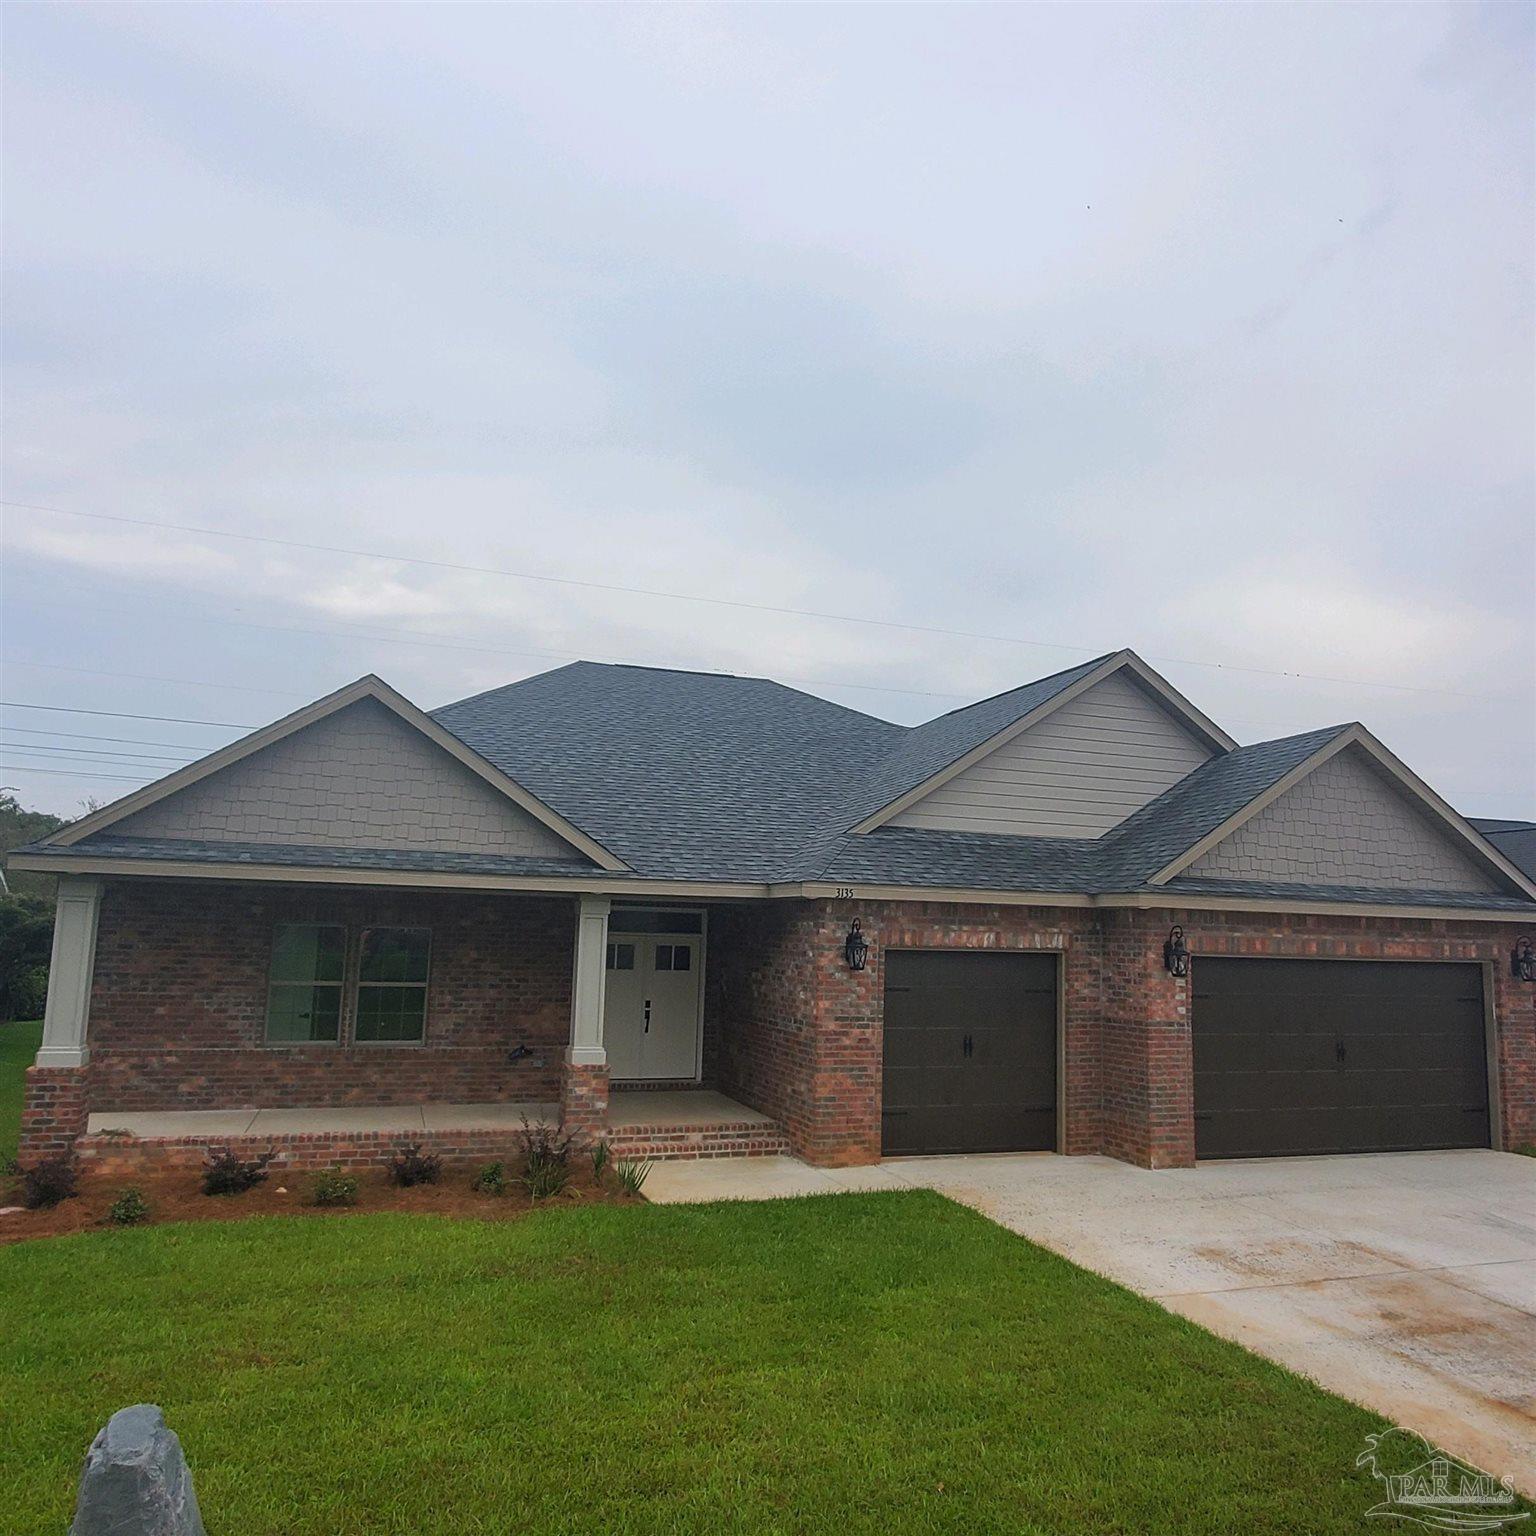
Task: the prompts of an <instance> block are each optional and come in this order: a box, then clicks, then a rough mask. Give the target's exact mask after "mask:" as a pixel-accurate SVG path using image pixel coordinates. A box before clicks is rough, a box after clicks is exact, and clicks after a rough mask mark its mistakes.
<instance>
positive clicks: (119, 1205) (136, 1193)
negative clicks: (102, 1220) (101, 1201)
mask: <svg viewBox="0 0 1536 1536" xmlns="http://www.w3.org/2000/svg"><path fill="white" fill-rule="evenodd" d="M107 1220H108V1221H110V1222H111V1223H112V1224H113V1225H114V1226H118V1227H136V1226H138V1225H139V1224H140V1223H141V1222H145V1221H148V1220H149V1201H147V1200H146V1199H145V1198H144V1192H143V1190H141V1189H136V1188H133V1187H132V1186H130V1187H129V1188H127V1189H125V1190H124V1191H123V1192H122V1194H120V1195H119V1196H118V1197H117V1199H116V1200H114V1201H113V1202H112V1204H111V1205H109V1206H108V1207H107Z"/></svg>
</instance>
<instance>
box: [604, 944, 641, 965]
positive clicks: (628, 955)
mask: <svg viewBox="0 0 1536 1536" xmlns="http://www.w3.org/2000/svg"><path fill="white" fill-rule="evenodd" d="M634 968H635V946H634V945H633V944H610V945H609V946H608V969H609V970H610V971H632V970H634Z"/></svg>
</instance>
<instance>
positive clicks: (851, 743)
mask: <svg viewBox="0 0 1536 1536" xmlns="http://www.w3.org/2000/svg"><path fill="white" fill-rule="evenodd" d="M1104 659H1105V658H1103V657H1100V658H1097V659H1095V660H1094V661H1091V662H1085V663H1083V664H1082V665H1081V666H1078V667H1072V668H1069V669H1067V670H1066V671H1064V672H1059V673H1056V674H1055V675H1053V676H1052V677H1048V678H1043V679H1041V680H1040V681H1038V682H1036V683H1031V684H1029V685H1027V686H1026V687H1023V688H1015V689H1012V690H1011V691H1010V692H1008V693H1004V694H999V695H997V696H996V697H995V698H991V699H985V700H982V701H981V702H980V703H978V704H973V705H970V706H968V707H967V708H965V709H960V710H955V711H953V712H951V713H950V714H947V715H943V716H941V717H939V718H938V719H937V720H932V721H929V722H928V723H927V724H925V725H920V726H914V727H910V728H909V727H903V726H898V725H892V724H891V723H889V722H888V721H884V720H878V719H876V718H874V717H873V716H870V715H865V714H861V713H860V712H858V711H857V710H852V709H846V708H844V707H842V706H840V705H837V704H832V703H829V702H828V701H826V700H824V699H819V698H816V697H814V696H812V695H810V694H805V693H801V692H799V691H798V690H796V689H793V688H787V687H785V686H783V685H782V684H779V683H774V682H770V681H767V680H765V679H761V678H738V677H731V676H725V675H721V674H715V673H700V672H677V671H667V670H663V669H659V668H649V667H631V666H606V665H599V664H596V663H591V662H576V663H573V664H572V665H570V666H566V667H561V668H559V669H557V670H555V671H552V672H546V673H543V674H541V675H539V676H537V677H532V678H528V679H526V680H524V681H522V682H517V683H513V684H510V685H508V686H507V687H504V688H498V689H493V690H491V691H490V692H488V693H482V694H477V695H476V696H474V697H473V698H469V699H463V700H460V701H459V702H458V703H455V704H449V705H447V706H445V707H444V708H442V709H439V710H437V711H435V712H434V718H435V719H436V720H437V722H438V723H439V724H441V725H442V726H444V727H445V728H446V729H447V730H449V731H451V732H453V734H454V735H456V736H457V737H459V738H460V739H461V740H462V741H463V742H465V743H466V744H467V745H468V746H469V747H471V748H473V749H474V750H475V751H476V752H478V753H480V754H481V755H482V756H483V757H485V758H487V759H488V760H489V761H490V762H491V763H493V764H494V765H495V766H496V767H497V768H500V769H501V770H503V771H504V772H505V773H507V774H508V775H510V776H511V777H512V778H513V779H514V780H516V781H517V782H518V783H519V784H521V785H522V786H524V787H525V788H526V789H527V790H529V791H530V792H531V793H532V794H534V795H536V796H537V797H538V798H539V799H540V800H542V801H544V802H545V803H546V804H547V805H549V806H550V807H551V808H552V809H553V810H554V811H556V812H558V813H559V814H560V815H562V816H564V817H565V818H566V819H567V820H569V821H570V822H572V823H573V824H574V825H575V826H577V827H579V828H581V830H582V831H584V832H586V833H587V834H588V835H589V836H591V837H593V838H595V839H596V840H597V841H598V842H600V843H601V844H603V845H604V846H605V847H606V848H608V849H610V850H611V851H612V852H613V853H615V854H616V855H617V856H618V857H619V858H621V859H623V860H624V861H625V863H626V864H627V865H628V866H629V868H630V871H631V872H632V873H631V875H630V876H627V877H621V878H635V879H638V880H641V881H643V880H689V881H701V882H716V883H722V882H748V883H753V884H762V883H773V882H797V881H803V880H819V881H826V882H829V883H833V884H850V885H865V886H868V885H872V884H882V885H902V886H918V887H924V886H926V887H931V888H932V889H934V890H935V891H936V892H939V891H943V890H945V889H971V890H997V891H1021V892H1030V891H1039V892H1041V893H1042V894H1044V893H1055V894H1066V893H1082V894H1090V895H1091V894H1110V893H1117V892H1136V891H1145V890H1149V889H1152V887H1149V885H1148V881H1149V879H1150V877H1151V876H1152V875H1154V874H1155V873H1156V872H1157V871H1158V870H1159V869H1161V868H1162V867H1164V866H1165V865H1166V864H1167V863H1168V862H1169V861H1170V860H1171V859H1173V858H1175V857H1176V856H1177V855H1178V854H1180V853H1182V852H1184V851H1185V850H1187V849H1188V848H1190V847H1192V846H1193V845H1194V844H1195V843H1197V842H1198V841H1199V840H1200V839H1201V838H1203V837H1204V836H1206V835H1207V834H1208V833H1209V832H1211V831H1213V830H1215V829H1216V828H1217V827H1219V826H1220V825H1221V824H1222V823H1223V822H1225V821H1226V820H1228V818H1230V817H1231V816H1232V815H1234V814H1235V813H1236V812H1238V811H1240V810H1241V809H1242V808H1243V807H1244V806H1246V805H1249V804H1251V803H1252V801H1253V800H1254V798H1255V797H1256V796H1258V795H1261V794H1262V793H1263V792H1264V791H1265V790H1267V789H1269V788H1270V787H1272V786H1273V785H1274V784H1275V783H1276V782H1277V781H1278V780H1279V779H1281V778H1282V777H1283V776H1284V775H1285V774H1287V773H1289V772H1290V771H1291V770H1292V769H1293V768H1295V767H1297V766H1298V765H1300V764H1301V763H1303V762H1305V761H1306V760H1307V759H1308V758H1309V757H1311V756H1312V755H1313V754H1314V753H1316V752H1317V751H1318V750H1319V749H1321V748H1322V747H1325V746H1326V745H1327V744H1328V743H1329V742H1331V741H1333V740H1335V739H1336V738H1337V737H1338V736H1339V734H1340V733H1341V732H1342V731H1345V730H1347V729H1348V727H1347V726H1330V727H1328V728H1327V729H1325V730H1320V731H1309V732H1306V733H1304V734H1302V735H1298V736H1289V737H1285V738H1283V739H1281V740H1277V741H1268V742H1260V743H1257V744H1255V745H1252V746H1247V747H1238V748H1235V749H1234V750H1232V751H1230V752H1225V753H1220V754H1218V755H1217V756H1215V757H1213V758H1212V759H1211V760H1210V761H1209V762H1207V763H1206V764H1204V765H1203V766H1202V767H1200V768H1198V769H1196V770H1195V771H1194V772H1193V773H1191V774H1189V775H1188V776H1187V777H1185V778H1184V779H1182V780H1180V781H1179V782H1178V783H1177V784H1175V785H1174V786H1173V787H1172V788H1170V789H1169V790H1167V791H1166V792H1165V793H1164V794H1162V795H1160V796H1159V797H1158V798H1157V799H1156V800H1154V801H1152V802H1151V803H1150V804H1149V805H1147V806H1145V807H1143V808H1142V809H1141V810H1139V811H1137V812H1136V813H1135V814H1134V815H1132V816H1131V817H1129V818H1128V819H1127V820H1126V821H1125V822H1123V823H1122V824H1121V825H1120V826H1118V827H1116V828H1114V829H1113V830H1112V831H1110V832H1108V833H1106V834H1105V835H1104V836H1103V837H1100V838H1097V839H1086V838H1056V837H1013V836H1001V835H990V836H989V835H981V834H976V833H962V832H939V831H931V830H926V829H920V828H904V827H890V826H886V827H881V828H878V829H877V830H876V831H874V832H871V833H868V834H866V835H861V836H853V835H851V834H850V833H849V830H848V829H849V828H850V827H851V826H853V825H855V824H857V823H858V822H859V821H861V820H863V819H864V818H865V817H866V816H868V815H870V814H871V813H872V812H874V811H876V810H878V809H880V808H881V807H883V806H885V805H888V804H889V803H890V802H891V800H892V799H894V798H896V797H898V796H899V795H901V794H903V793H905V792H906V791H907V790H909V789H911V788H913V787H915V786H916V785H918V784H920V783H922V782H923V781H924V780H926V779H928V778H930V777H931V776H932V775H933V774H934V773H936V772H938V771H939V770H940V769H942V768H943V767H944V766H945V765H946V764H948V763H950V762H952V761H954V760H955V758H957V757H959V756H963V755H964V754H965V753H966V752H968V751H970V750H971V749H972V748H973V747H975V746H978V745H980V744H981V743H983V742H985V741H987V740H989V739H990V738H991V737H993V736H995V735H996V734H997V733H998V732H999V731H1000V730H1002V729H1004V728H1005V727H1006V726H1007V725H1008V724H1010V723H1011V722H1012V721H1014V720H1017V719H1020V718H1022V717H1023V716H1024V715H1026V714H1028V713H1029V712H1030V711H1031V710H1033V709H1035V708H1037V707H1038V706H1039V705H1040V704H1042V703H1044V702H1046V701H1047V700H1048V699H1050V698H1052V697H1053V696H1055V695H1056V694H1057V693H1059V692H1060V691H1061V690H1062V689H1064V688H1067V687H1070V686H1071V684H1072V683H1074V682H1076V681H1077V680H1078V679H1079V678H1081V677H1083V676H1084V675H1086V674H1087V673H1088V672H1090V671H1092V669H1093V668H1095V667H1097V666H1099V665H1100V664H1101V663H1102V661H1103V660H1104ZM1533 830H1536V829H1533ZM1511 835H1522V834H1520V833H1518V832H1511V833H1495V834H1494V836H1495V837H1502V836H1511ZM29 851H30V850H29ZM43 851H46V852H47V853H49V854H50V855H56V856H57V857H58V858H59V859H60V861H61V863H62V862H63V861H64V860H66V859H67V858H69V857H70V856H71V855H72V854H75V853H78V854H103V855H107V856H114V855H115V856H119V857H124V858H128V857H133V858H144V859H155V860H179V861H182V862H189V863H207V864H212V863H221V862H250V863H266V864H273V863H276V864H287V865H291V866H294V867H314V868H326V867H331V868H350V869H379V870H403V871H409V870H418V871H423V870H431V871H437V872H443V873H451V872H464V873H484V874H504V875H569V874H576V873H583V872H586V873H590V872H591V870H592V866H591V865H590V864H589V863H587V862H586V861H584V860H581V859H580V858H579V857H576V856H574V855H573V858H572V859H571V860H570V861H566V860H551V859H526V858H509V857H503V856H499V855H493V854H487V855H473V854H446V853H444V854H439V853H432V852H423V851H420V850H412V851H400V850H372V849H335V848H319V847H304V848H296V847H281V846H277V845H271V844H260V845H253V844H230V843H213V842H189V841H184V840H170V839H126V838H120V837H113V835H112V833H111V830H110V828H109V829H106V830H104V831H103V832H101V833H98V834H97V835H95V836H93V837H91V838H88V839H86V840H85V841H83V842H81V843H80V844H78V845H76V847H75V848H74V849H68V848H58V849H47V850H43ZM1162 889H1163V890H1165V891H1166V892H1167V894H1168V895H1169V897H1170V898H1173V899H1176V898H1177V897H1178V896H1180V895H1186V896H1191V895H1196V894H1203V895H1222V894H1226V895H1236V894H1247V895H1265V896H1274V897H1276V898H1280V897H1285V898H1292V899H1310V900H1328V901H1368V902H1372V903H1378V904H1379V903H1392V902H1399V901H1400V902H1403V903H1407V904H1423V905H1431V904H1432V905H1439V906H1446V907H1461V906H1468V907H1470V906H1480V907H1493V908H1498V907H1501V906H1505V905H1508V906H1510V907H1511V908H1518V907H1531V908H1532V910H1533V911H1536V904H1532V903H1529V902H1525V901H1523V900H1522V899H1519V898H1510V900H1509V901H1508V902H1505V901H1504V900H1503V899H1501V898H1497V897H1495V898H1486V897H1475V898H1473V897H1466V896H1452V895H1449V894H1447V893H1444V892H1437V891H1430V890H1417V891H1395V892H1383V891H1381V890H1379V889H1374V888H1373V889H1370V890H1357V889H1354V888H1348V889H1346V888H1342V887H1324V886H1311V885H1287V886H1278V885H1276V886H1270V885H1259V884H1248V883H1241V884H1238V883H1233V882H1211V881H1199V880H1193V879H1189V878H1180V879H1176V880H1174V881H1171V882H1169V883H1168V885H1167V886H1165V887H1163V888H1162Z"/></svg>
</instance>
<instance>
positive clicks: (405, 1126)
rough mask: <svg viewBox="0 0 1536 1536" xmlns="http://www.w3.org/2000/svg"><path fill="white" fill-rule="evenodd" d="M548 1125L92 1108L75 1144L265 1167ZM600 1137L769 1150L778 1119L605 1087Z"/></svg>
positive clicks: (511, 1140) (83, 1154)
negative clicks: (215, 1155) (210, 1154)
mask: <svg viewBox="0 0 1536 1536" xmlns="http://www.w3.org/2000/svg"><path fill="white" fill-rule="evenodd" d="M525 1120H526V1121H527V1122H528V1123H529V1124H530V1125H535V1124H546V1125H557V1124H558V1123H559V1122H560V1105H559V1104H558V1103H553V1102H549V1103H542V1102H540V1103H490V1104H435V1103H421V1104H389V1105H335V1106H321V1107H315V1108H287V1107H285V1108H279V1109H256V1108H241V1109H179V1110H110V1109H105V1110H93V1111H92V1112H91V1113H90V1114H89V1116H88V1117H87V1121H86V1130H85V1135H84V1136H82V1137H81V1138H80V1140H79V1141H78V1142H77V1143H76V1150H77V1153H78V1155H79V1156H80V1158H81V1159H82V1160H83V1161H85V1162H88V1163H91V1164H94V1165H95V1166H97V1167H102V1166H107V1167H116V1166H119V1165H121V1166H123V1167H127V1166H128V1165H129V1164H133V1163H137V1164H141V1165H142V1164H144V1163H149V1164H154V1165H158V1166H166V1167H176V1166H189V1165H194V1164H197V1163H200V1162H201V1160H202V1158H203V1155H204V1154H205V1152H206V1151H207V1150H208V1149H209V1148H211V1147H230V1148H233V1149H235V1150H236V1151H237V1152H239V1153H240V1154H241V1155H244V1156H256V1155H259V1154H260V1153H263V1152H266V1151H274V1152H276V1154H277V1156H276V1158H275V1160H274V1166H276V1167H279V1168H292V1169H306V1168H328V1167H332V1166H341V1167H364V1166H369V1165H376V1164H378V1163H380V1162H382V1161H385V1160H387V1159H388V1158H389V1157H390V1156H391V1155H392V1154H393V1152H394V1150H395V1149H396V1148H397V1147H400V1146H402V1145H407V1144H410V1143H413V1142H420V1143H421V1144H422V1145H423V1146H424V1147H426V1148H427V1149H429V1150H430V1151H433V1152H436V1153H437V1154H438V1155H439V1156H441V1157H443V1158H445V1159H446V1160H448V1161H451V1162H470V1161H476V1160H478V1161H484V1162H490V1161H493V1160H496V1159H503V1160H508V1159H512V1158H515V1157H516V1156H517V1155H518V1153H519V1152H520V1151H521V1146H522V1143H521V1140H520V1137H521V1133H522V1128H523V1123H524V1121H525ZM602 1139H604V1140H605V1141H607V1143H608V1145H609V1149H610V1151H611V1153H612V1155H613V1156H614V1157H615V1158H618V1159H653V1160H655V1159H681V1158H712V1157H768V1156H776V1155H782V1154H784V1153H787V1152H788V1150H789V1141H788V1138H787V1137H786V1136H785V1134H784V1130H783V1127H782V1126H780V1125H778V1124H777V1123H776V1122H775V1121H774V1120H772V1119H771V1118H770V1117H769V1116H767V1115H765V1114H763V1113H761V1112H760V1111H759V1110H755V1109H752V1108H750V1107H749V1106H747V1105H745V1104H741V1103H738V1102H737V1101H736V1100H735V1099H731V1098H728V1097H727V1096H726V1095H725V1094H723V1093H717V1092H714V1091H713V1090H711V1089H707V1088H690V1089H676V1090H664V1091H660V1092H649V1091H644V1090H639V1091H635V1090H626V1091H622V1092H618V1093H615V1094H614V1095H613V1098H612V1101H611V1104H610V1109H609V1113H608V1120H607V1124H606V1127H605V1128H604V1129H603V1132H602Z"/></svg>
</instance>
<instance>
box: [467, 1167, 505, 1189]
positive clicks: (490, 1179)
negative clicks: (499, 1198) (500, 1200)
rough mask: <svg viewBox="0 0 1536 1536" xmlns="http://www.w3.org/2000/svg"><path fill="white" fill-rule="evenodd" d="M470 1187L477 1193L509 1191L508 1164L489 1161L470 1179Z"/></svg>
mask: <svg viewBox="0 0 1536 1536" xmlns="http://www.w3.org/2000/svg"><path fill="white" fill-rule="evenodd" d="M469 1187H470V1188H471V1189H472V1190H474V1192H475V1193H476V1194H477V1195H504V1194H505V1193H506V1192H507V1165H506V1164H505V1163H487V1164H486V1165H485V1167H484V1168H482V1169H481V1170H480V1172H479V1173H477V1174H476V1175H475V1176H474V1178H473V1179H471V1180H470V1181H469Z"/></svg>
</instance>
